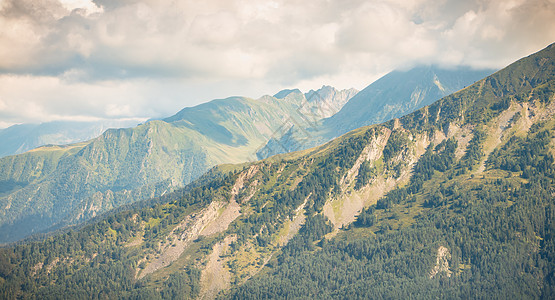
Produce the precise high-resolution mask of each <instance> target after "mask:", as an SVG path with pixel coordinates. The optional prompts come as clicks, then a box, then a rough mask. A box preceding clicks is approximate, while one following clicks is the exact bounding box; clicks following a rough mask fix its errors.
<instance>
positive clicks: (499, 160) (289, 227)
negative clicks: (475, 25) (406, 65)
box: [0, 45, 555, 299]
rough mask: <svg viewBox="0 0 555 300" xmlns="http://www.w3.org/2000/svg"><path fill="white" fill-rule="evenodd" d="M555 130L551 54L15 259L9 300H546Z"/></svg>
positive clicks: (2, 279) (3, 266)
mask: <svg viewBox="0 0 555 300" xmlns="http://www.w3.org/2000/svg"><path fill="white" fill-rule="evenodd" d="M554 115H555V45H551V46H549V47H547V48H546V49H544V50H542V51H540V52H538V53H536V54H533V55H531V56H529V57H526V58H523V59H521V60H519V61H517V62H515V63H513V64H511V65H510V66H508V67H506V68H505V69H503V70H501V71H499V72H496V73H495V74H493V75H491V76H488V77H486V78H484V79H482V80H479V81H477V82H476V83H475V84H473V85H471V86H469V87H467V88H464V89H462V90H460V91H458V92H456V93H454V94H451V95H449V96H447V97H444V98H442V99H440V100H439V101H436V102H434V103H433V104H431V105H428V106H425V107H423V108H421V109H419V110H417V111H415V112H413V113H411V114H408V115H406V116H403V117H400V118H395V119H392V120H390V121H388V122H385V123H381V124H376V125H371V126H366V127H362V128H359V129H356V130H353V131H350V132H348V133H347V134H345V135H343V136H341V137H339V138H337V139H334V140H332V141H330V142H329V143H326V144H325V145H322V146H319V147H316V148H311V149H307V150H304V151H299V152H294V153H289V154H283V155H278V156H274V157H271V158H269V159H265V160H262V161H258V162H252V163H247V164H241V165H220V166H217V167H215V168H213V169H211V171H210V172H208V173H207V174H205V175H203V177H201V178H200V179H199V180H197V181H194V182H193V183H191V184H190V185H189V186H188V187H186V188H185V189H182V190H178V191H174V192H170V193H167V194H165V195H164V196H163V197H161V198H158V199H153V200H149V201H145V202H141V203H137V204H135V206H133V207H128V209H124V210H120V211H117V212H113V213H110V214H107V215H105V216H103V217H102V218H98V219H96V220H93V221H91V222H90V223H89V224H88V225H86V226H83V227H81V228H78V229H77V230H70V231H66V232H63V233H60V234H58V235H55V236H52V237H49V238H47V239H45V240H41V241H35V242H27V243H23V244H19V245H14V246H10V247H6V248H2V249H0V296H1V297H3V298H7V299H10V298H27V297H34V298H41V299H48V298H55V297H59V295H79V296H80V297H87V298H141V297H143V298H149V299H160V298H172V297H182V298H202V299H207V298H208V299H211V298H215V297H218V298H222V299H228V298H229V299H261V298H311V297H314V296H315V295H318V297H320V298H332V299H334V298H349V297H352V296H353V295H357V296H359V297H361V298H410V297H413V298H414V297H416V298H440V297H441V298H443V297H454V298H495V297H500V298H511V299H512V298H527V297H531V298H545V299H548V298H551V296H552V295H553V292H554V288H555V281H553V278H552V277H553V276H552V274H553V272H555V270H554V267H553V263H552V262H553V259H554V258H555V239H554V238H553V237H555V222H554V221H553V220H555V218H554V217H555V215H554V212H555V203H554V202H553V194H554V191H555V168H554V163H555V159H554V156H555V118H554ZM192 124H194V122H193V123H192ZM189 126H194V125H189ZM231 136H232V138H231V140H233V135H231ZM68 151H69V150H68ZM73 151H76V150H73ZM79 151H81V150H79ZM79 151H78V152H79ZM139 204H140V205H139Z"/></svg>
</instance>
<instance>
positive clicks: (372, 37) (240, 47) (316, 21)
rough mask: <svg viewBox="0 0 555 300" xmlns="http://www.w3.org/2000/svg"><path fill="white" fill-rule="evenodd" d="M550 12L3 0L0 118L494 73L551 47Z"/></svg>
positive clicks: (522, 0)
mask: <svg viewBox="0 0 555 300" xmlns="http://www.w3.org/2000/svg"><path fill="white" fill-rule="evenodd" d="M553 20H555V1H554V0H513V1H505V0H489V1H488V0H473V1H458V0H436V1H431V0H412V1H404V0H403V1H401V0H372V1H363V0H351V1H341V0H329V1H328V0H316V1H286V0H274V1H257V2H256V3H255V4H253V3H252V1H247V0H227V1H224V0H208V1H159V0H93V1H90V0H60V2H59V1H57V0H2V1H0V74H3V75H1V76H0V87H2V88H1V89H0V99H2V101H4V103H6V106H5V107H0V118H1V119H0V122H2V123H3V124H8V123H10V122H22V121H27V120H29V118H36V119H37V120H50V119H52V118H55V117H68V118H69V117H74V116H83V117H85V116H88V117H99V118H105V117H114V116H117V117H121V116H126V117H134V116H140V117H145V116H153V117H159V116H163V115H168V114H171V113H173V112H175V111H176V110H178V109H180V108H182V107H184V106H188V105H193V104H196V103H198V102H199V101H205V100H208V99H210V98H211V97H222V96H226V95H232V94H247V95H251V96H252V95H254V96H259V95H261V94H262V93H264V92H266V93H274V92H276V91H277V90H279V89H281V88H285V87H297V86H301V87H305V86H308V85H309V84H314V86H312V87H310V88H317V87H319V86H321V85H322V84H331V85H336V86H340V87H345V88H346V87H349V86H345V85H348V84H349V83H351V86H354V87H356V88H359V89H360V88H363V87H364V86H365V85H367V84H369V83H370V82H371V80H373V79H375V78H376V77H377V76H378V75H380V74H384V73H386V72H388V71H391V70H392V69H394V68H401V67H406V66H410V65H414V64H417V63H440V64H466V65H472V66H475V67H497V68H499V67H502V66H504V65H506V64H508V63H510V62H512V61H514V60H516V59H518V58H520V57H522V56H525V55H528V54H530V53H532V52H534V51H537V50H539V49H541V48H542V47H545V46H547V45H548V44H550V43H551V42H553V41H554V40H555V21H553ZM30 85H32V87H30ZM240 89H243V90H240ZM263 89H266V90H263ZM184 95H187V96H184ZM99 98H102V100H99ZM159 98H163V99H164V100H163V101H161V102H160V99H159ZM70 100H71V101H73V102H71V105H68V104H67V103H66V102H68V101H70ZM17 103H28V104H29V105H28V107H34V108H33V109H30V110H28V112H23V111H25V110H24V109H22V110H16V109H13V108H12V107H17ZM62 103H64V105H62ZM109 103H111V104H112V105H113V107H111V108H110V107H108V104H109ZM14 105H15V106H14ZM162 105H164V106H165V108H161V106H162ZM20 108H21V107H20ZM18 111H19V112H18ZM107 112H112V113H113V114H114V116H110V115H109V114H107ZM7 116H9V120H10V121H7V120H8V119H6V118H8V117H7ZM18 118H19V119H18ZM18 120H20V121H18Z"/></svg>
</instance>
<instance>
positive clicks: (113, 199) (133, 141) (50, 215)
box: [0, 91, 353, 242]
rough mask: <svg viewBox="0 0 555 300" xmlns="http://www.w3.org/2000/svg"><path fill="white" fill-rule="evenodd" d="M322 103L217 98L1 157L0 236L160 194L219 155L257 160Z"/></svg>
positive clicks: (297, 97) (298, 98) (296, 96)
mask: <svg viewBox="0 0 555 300" xmlns="http://www.w3.org/2000/svg"><path fill="white" fill-rule="evenodd" d="M350 93H351V94H350V95H352V94H353V92H350ZM337 94H338V95H341V97H343V96H344V94H343V92H339V91H337ZM341 97H338V101H339V102H344V101H345V99H344V98H341ZM330 101H332V102H333V97H332V98H331V100H330ZM317 105H318V102H317V101H307V99H306V98H305V96H304V95H303V94H302V93H300V92H295V93H290V94H289V95H287V97H284V98H283V99H277V98H274V97H270V96H264V97H262V98H260V99H258V100H253V99H248V98H242V97H235V98H228V99H223V100H214V101H212V102H209V103H205V104H201V105H198V106H196V107H192V108H185V109H183V110H182V111H180V112H179V113H177V114H176V115H174V116H172V117H169V118H167V119H164V120H159V121H151V122H148V123H146V124H142V125H140V126H137V127H134V128H127V129H110V130H107V131H106V132H105V133H104V134H102V135H101V136H99V137H98V138H95V139H93V140H90V141H87V142H84V143H82V144H79V145H70V146H64V147H61V148H60V147H42V148H38V149H35V150H33V151H31V152H27V153H24V154H21V155H16V156H8V157H4V158H1V159H0V192H1V194H0V207H1V208H2V210H0V242H9V241H15V240H18V239H21V238H23V237H25V236H28V235H30V234H33V233H37V232H43V231H51V230H55V229H57V228H60V227H63V226H66V225H70V224H78V223H80V222H82V221H85V220H87V219H89V218H91V217H94V216H96V215H98V214H100V213H102V212H105V211H108V210H110V209H112V208H116V207H118V206H120V205H123V204H127V203H131V202H135V201H138V200H141V199H148V198H152V197H156V196H160V195H163V194H164V193H167V192H169V191H172V190H173V189H175V188H178V187H182V186H183V185H185V184H187V183H189V182H191V181H192V180H193V179H195V178H197V177H199V176H200V175H201V174H203V173H204V172H205V171H206V170H208V168H210V167H212V166H214V165H216V164H219V163H240V162H245V161H252V160H254V158H255V156H254V153H255V152H256V150H257V149H258V148H259V147H260V146H261V145H263V144H264V143H265V142H266V141H267V140H268V138H269V137H270V136H271V135H272V134H273V133H274V132H275V131H276V130H277V129H278V128H279V127H280V126H282V124H284V123H285V122H287V120H288V119H291V118H296V119H299V118H300V117H299V115H300V114H301V113H300V112H299V111H300V110H301V109H311V107H316V106H317ZM69 149H71V151H70V150H69Z"/></svg>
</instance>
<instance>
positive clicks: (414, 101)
mask: <svg viewBox="0 0 555 300" xmlns="http://www.w3.org/2000/svg"><path fill="white" fill-rule="evenodd" d="M493 72H494V71H493V70H473V69H470V68H467V67H458V68H453V69H445V68H441V67H437V66H419V67H415V68H412V69H410V70H408V71H393V72H391V73H389V74H387V75H385V76H384V77H382V78H380V79H378V80H377V81H375V82H374V83H372V84H370V85H369V86H368V87H366V88H365V89H363V90H362V91H360V92H359V93H358V94H357V95H356V96H354V97H353V98H352V99H351V100H349V102H348V103H346V104H345V106H343V108H341V109H340V110H339V111H338V112H337V113H335V114H332V115H329V116H328V117H327V118H325V119H323V120H322V121H321V122H313V123H310V124H298V125H297V124H296V125H295V126H291V127H289V128H287V130H284V131H283V134H281V135H278V136H275V137H272V139H270V141H268V144H267V145H266V147H264V148H262V149H261V151H259V152H258V153H257V155H258V157H259V158H261V159H262V158H267V157H270V156H272V155H275V154H280V153H287V152H292V151H298V150H302V149H308V148H311V147H314V146H317V145H320V144H322V143H325V142H327V141H329V140H331V139H333V138H335V137H338V136H340V135H342V134H344V133H346V132H348V131H350V130H353V129H356V128H359V127H362V126H366V125H370V124H377V123H381V122H385V121H388V120H391V119H393V118H398V117H400V116H403V115H406V114H408V113H411V112H413V111H415V110H417V109H419V108H421V107H424V106H426V105H429V104H431V103H432V102H434V101H436V100H438V99H440V98H442V97H444V96H447V95H449V94H451V93H454V92H456V91H458V90H460V89H462V88H464V87H466V86H469V85H471V84H473V83H474V82H476V81H477V80H479V79H482V78H483V77H485V76H487V75H489V74H491V73H493Z"/></svg>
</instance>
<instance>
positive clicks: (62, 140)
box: [0, 120, 138, 157]
mask: <svg viewBox="0 0 555 300" xmlns="http://www.w3.org/2000/svg"><path fill="white" fill-rule="evenodd" d="M137 123H138V122H137V121H118V120H105V121H98V122H72V121H54V122H47V123H41V124H19V125H13V126H10V127H8V128H5V129H0V141H2V143H0V157H3V156H7V155H13V154H19V153H23V152H26V151H29V150H31V149H34V148H36V147H40V146H44V145H65V144H71V143H77V142H82V141H86V140H90V139H92V138H95V137H97V136H99V135H101V134H102V133H103V132H104V131H105V130H106V129H108V128H123V127H130V126H135V125H137Z"/></svg>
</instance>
